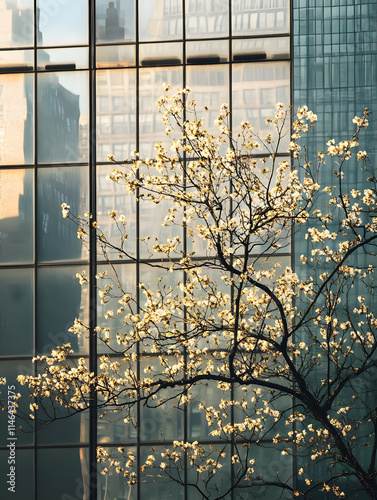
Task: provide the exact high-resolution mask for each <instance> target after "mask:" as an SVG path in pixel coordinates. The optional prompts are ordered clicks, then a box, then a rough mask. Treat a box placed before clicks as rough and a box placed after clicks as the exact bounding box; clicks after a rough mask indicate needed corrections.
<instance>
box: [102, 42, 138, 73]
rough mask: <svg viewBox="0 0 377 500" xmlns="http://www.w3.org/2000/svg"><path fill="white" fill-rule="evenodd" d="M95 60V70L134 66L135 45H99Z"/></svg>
mask: <svg viewBox="0 0 377 500" xmlns="http://www.w3.org/2000/svg"><path fill="white" fill-rule="evenodd" d="M96 59H97V68H117V67H122V66H123V67H126V66H135V64H136V54H135V45H99V46H98V47H97V48H96Z"/></svg>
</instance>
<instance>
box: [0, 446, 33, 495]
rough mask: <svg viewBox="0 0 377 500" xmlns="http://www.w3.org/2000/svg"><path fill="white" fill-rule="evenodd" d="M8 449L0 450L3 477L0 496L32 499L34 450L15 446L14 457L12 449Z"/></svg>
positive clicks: (0, 468) (0, 466)
mask: <svg viewBox="0 0 377 500" xmlns="http://www.w3.org/2000/svg"><path fill="white" fill-rule="evenodd" d="M9 443H11V441H9V442H8V444H9ZM2 444H3V443H2ZM10 450H11V448H8V449H7V450H1V451H0V470H1V471H2V474H3V478H4V479H3V492H2V494H1V498H2V499H3V500H24V499H25V498H27V499H28V500H34V450H22V449H17V447H16V450H15V457H13V450H12V452H10ZM10 453H12V455H11V454H10ZM13 459H14V460H15V462H13ZM13 481H14V483H15V484H14V485H13Z"/></svg>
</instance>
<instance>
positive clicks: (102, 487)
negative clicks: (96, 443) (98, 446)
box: [97, 446, 138, 500]
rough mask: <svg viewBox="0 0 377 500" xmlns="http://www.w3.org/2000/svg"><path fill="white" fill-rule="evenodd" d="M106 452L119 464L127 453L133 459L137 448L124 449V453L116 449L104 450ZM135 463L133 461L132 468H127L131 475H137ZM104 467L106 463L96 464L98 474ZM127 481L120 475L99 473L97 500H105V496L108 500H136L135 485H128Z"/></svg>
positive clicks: (128, 447)
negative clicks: (112, 499) (110, 499)
mask: <svg viewBox="0 0 377 500" xmlns="http://www.w3.org/2000/svg"><path fill="white" fill-rule="evenodd" d="M105 450H106V451H107V452H109V453H110V455H111V456H112V457H114V458H115V459H116V460H120V461H121V462H122V461H123V460H124V458H125V457H128V453H131V454H132V456H134V457H135V458H136V457H137V448H136V447H133V446H127V447H124V452H123V453H119V451H118V449H117V448H105ZM136 463H137V461H136V460H135V462H134V464H135V465H134V466H133V467H128V468H127V469H128V470H129V471H130V473H131V474H135V477H136V474H137V468H136ZM105 466H106V463H99V464H98V471H99V472H100V471H101V470H103V469H104V468H105ZM128 483H129V481H127V480H126V481H125V480H124V477H123V476H122V475H121V474H113V475H111V476H110V475H108V474H106V475H103V474H101V473H99V474H98V497H97V498H98V500H105V499H106V496H108V498H114V499H115V498H116V499H119V500H121V499H126V500H136V499H137V498H138V497H137V484H136V483H132V482H130V483H131V484H128Z"/></svg>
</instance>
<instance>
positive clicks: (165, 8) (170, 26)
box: [139, 0, 183, 41]
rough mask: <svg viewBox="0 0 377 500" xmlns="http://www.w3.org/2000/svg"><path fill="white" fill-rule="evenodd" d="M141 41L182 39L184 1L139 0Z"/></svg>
mask: <svg viewBox="0 0 377 500" xmlns="http://www.w3.org/2000/svg"><path fill="white" fill-rule="evenodd" d="M139 12H142V15H140V16H139V37H140V40H141V41H149V40H172V39H179V38H182V33H183V18H182V0H169V1H168V2H167V1H164V0H139Z"/></svg>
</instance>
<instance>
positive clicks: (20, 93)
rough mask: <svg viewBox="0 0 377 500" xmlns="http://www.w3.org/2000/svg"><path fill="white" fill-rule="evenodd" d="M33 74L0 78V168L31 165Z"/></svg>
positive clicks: (1, 76) (18, 74)
mask: <svg viewBox="0 0 377 500" xmlns="http://www.w3.org/2000/svg"><path fill="white" fill-rule="evenodd" d="M33 102H34V83H33V75H29V74H23V73H15V74H10V75H0V106H2V113H1V116H0V165H23V164H25V163H32V162H33V150H34V147H33V140H34V139H33V136H34V134H33V130H34V126H33V115H34V110H33Z"/></svg>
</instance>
